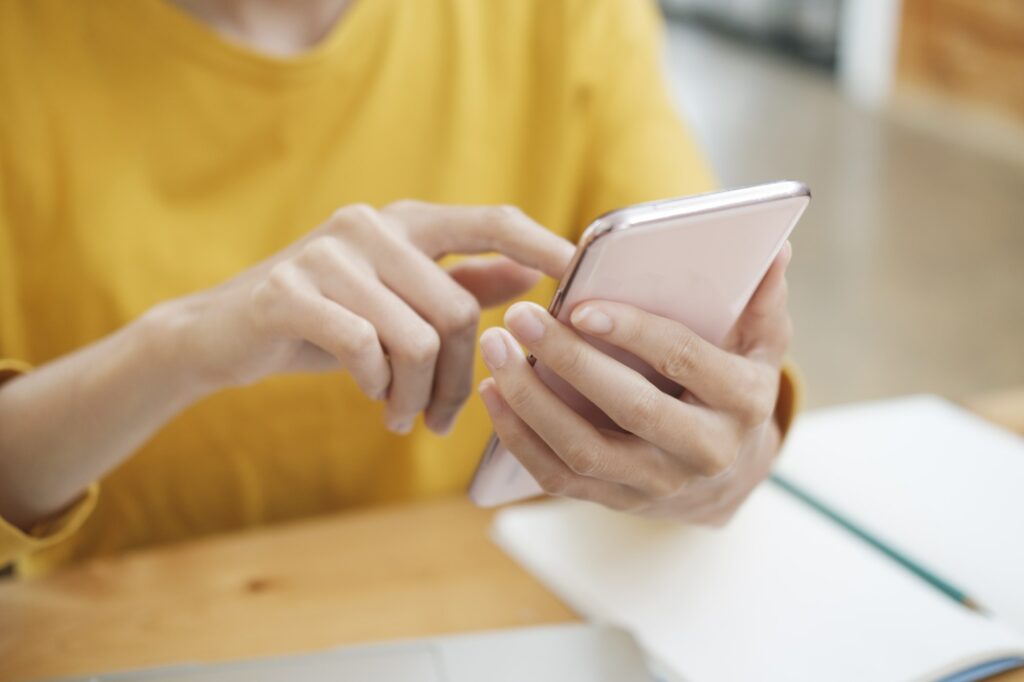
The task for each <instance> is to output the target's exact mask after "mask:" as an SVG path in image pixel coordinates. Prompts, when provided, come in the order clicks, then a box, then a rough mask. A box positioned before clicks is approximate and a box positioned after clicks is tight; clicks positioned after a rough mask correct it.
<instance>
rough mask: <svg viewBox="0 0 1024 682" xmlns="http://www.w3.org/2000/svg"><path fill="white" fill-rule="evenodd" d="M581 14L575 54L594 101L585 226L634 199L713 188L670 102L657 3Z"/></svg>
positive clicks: (627, 1) (610, 1) (598, 7)
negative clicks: (577, 49)
mask: <svg viewBox="0 0 1024 682" xmlns="http://www.w3.org/2000/svg"><path fill="white" fill-rule="evenodd" d="M582 20H583V23H584V26H583V27H582V39H581V41H580V44H581V45H582V47H581V48H580V54H578V55H577V56H576V58H577V63H578V64H580V67H579V68H580V70H581V72H582V74H583V75H582V78H581V80H582V83H583V88H584V92H585V93H586V94H587V95H588V96H589V100H590V107H589V110H588V121H587V123H588V130H587V142H586V151H585V165H584V181H583V199H582V201H581V204H580V216H579V218H580V222H581V227H585V226H586V224H587V223H589V222H590V221H591V220H592V219H593V218H595V217H597V216H598V215H600V214H602V213H605V212H607V211H610V210H612V209H615V208H621V207H623V206H627V205H629V204H635V203H639V202H642V201H651V200H653V199H663V198H667V197H673V196H683V195H689V194H700V193H702V192H709V191H711V190H713V189H714V188H715V184H716V183H715V179H714V176H713V174H712V173H711V170H710V168H709V167H708V165H707V163H706V162H705V160H704V156H703V154H702V153H701V151H700V149H699V148H698V146H697V144H696V142H695V141H694V139H693V138H692V136H691V135H690V133H689V131H688V130H687V129H686V127H685V125H684V124H683V121H682V120H681V118H680V117H679V115H678V113H677V112H676V110H675V107H674V105H673V103H672V98H671V95H670V93H669V89H668V83H667V82H666V79H665V74H664V69H663V65H662V50H661V45H662V40H661V38H662V31H663V28H664V27H663V24H662V21H661V16H660V14H659V12H658V9H657V7H656V6H655V4H654V2H652V1H651V0H600V1H593V2H592V1H590V0H588V4H587V5H586V14H585V15H584V16H583V17H582Z"/></svg>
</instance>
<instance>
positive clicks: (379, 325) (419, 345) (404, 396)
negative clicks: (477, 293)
mask: <svg viewBox="0 0 1024 682" xmlns="http://www.w3.org/2000/svg"><path fill="white" fill-rule="evenodd" d="M298 262H299V264H300V266H301V267H302V268H303V269H304V271H306V272H308V273H310V276H311V277H313V281H314V284H315V285H316V286H317V287H318V288H319V289H320V290H321V291H322V292H323V293H324V294H325V295H326V296H328V297H330V298H331V299H333V300H334V301H336V302H337V303H339V304H341V305H343V306H345V307H346V308H348V309H350V310H351V311H352V312H354V313H356V314H357V315H359V316H361V317H363V318H365V319H366V320H368V321H369V322H370V323H371V324H372V325H373V326H374V327H375V328H376V330H377V335H378V336H379V338H380V342H381V344H382V345H383V347H384V350H385V351H386V352H387V355H388V359H389V362H390V365H391V386H390V388H389V390H388V404H387V410H386V417H385V418H386V420H387V425H388V428H389V429H391V430H392V431H395V432H396V433H408V432H409V431H411V430H412V425H413V421H414V419H415V418H416V415H417V414H419V413H420V412H421V411H423V410H424V409H426V407H427V405H428V404H429V403H430V396H431V393H432V390H433V384H434V368H435V365H436V363H437V354H438V351H439V350H440V346H441V341H440V338H439V336H438V334H437V332H436V331H435V330H434V328H433V327H432V326H431V325H430V324H428V323H427V322H426V320H424V319H423V318H422V317H420V316H419V315H418V314H417V313H416V311H415V310H413V309H412V308H411V307H409V305H408V304H407V303H406V302H405V301H403V300H402V299H401V298H400V297H399V296H397V295H396V294H395V293H394V292H393V291H391V290H390V289H388V287H386V286H385V285H384V284H383V283H381V282H380V280H378V279H377V278H376V277H375V275H374V274H373V273H372V272H362V271H358V272H357V271H355V270H354V269H353V268H352V267H351V266H350V265H349V263H348V260H347V257H346V255H345V254H344V253H342V252H341V251H340V243H339V242H338V240H336V239H332V238H329V237H325V238H322V239H318V240H314V241H312V242H310V243H309V245H308V246H307V247H306V248H305V249H304V250H303V252H302V253H301V254H300V255H299V256H298Z"/></svg>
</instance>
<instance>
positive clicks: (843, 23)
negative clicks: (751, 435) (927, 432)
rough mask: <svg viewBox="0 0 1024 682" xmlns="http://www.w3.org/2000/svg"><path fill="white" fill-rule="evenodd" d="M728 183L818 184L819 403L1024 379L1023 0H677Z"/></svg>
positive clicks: (674, 44)
mask: <svg viewBox="0 0 1024 682" xmlns="http://www.w3.org/2000/svg"><path fill="white" fill-rule="evenodd" d="M662 4H663V9H664V10H665V13H666V15H667V17H668V19H669V21H668V27H669V28H668V45H667V52H668V55H667V58H668V65H669V74H670V78H671V81H672V87H673V89H674V92H675V95H676V98H677V102H678V105H679V107H680V109H681V110H682V111H683V113H684V115H685V116H686V117H687V119H688V121H689V124H690V126H691V127H692V129H693V131H694V133H695V134H696V136H697V137H698V138H699V140H700V141H701V143H702V144H703V146H704V149H705V151H706V153H707V155H708V157H709V159H710V161H711V163H712V166H713V167H714V169H715V170H716V172H717V173H718V177H719V179H720V181H721V183H722V185H723V186H726V187H728V186H737V185H744V184H751V183H756V182H761V181H767V180H774V179H782V178H789V179H797V180H803V181H805V182H807V183H808V184H809V185H810V187H811V189H812V193H813V196H814V200H813V201H812V202H811V207H810V209H809V210H808V212H807V214H806V215H805V217H804V219H803V221H802V222H801V223H800V225H799V226H798V227H797V229H796V232H795V233H794V237H793V247H794V261H793V265H792V266H791V267H790V301H791V309H792V312H793V317H794V322H795V325H796V338H795V339H794V345H793V355H794V357H795V358H796V360H797V361H798V363H799V364H800V366H801V368H802V369H803V372H804V374H805V375H806V379H807V388H808V390H807V406H808V407H815V406H820V405H825V404H832V403H837V402H845V401H852V400H863V399H870V398H877V397H883V396H888V395H895V394H901V393H910V392H918V391H928V392H934V393H939V394H942V395H944V396H946V397H949V398H953V399H961V400H963V399H969V398H971V397H972V396H977V395H979V394H982V393H991V392H994V391H996V392H997V391H1000V390H1006V391H1011V390H1016V391H1020V390H1021V387H1022V386H1024V2H1022V1H1021V0H985V1H984V2H978V1H977V0H903V1H902V2H900V1H899V0H663V2H662Z"/></svg>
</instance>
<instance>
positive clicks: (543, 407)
mask: <svg viewBox="0 0 1024 682" xmlns="http://www.w3.org/2000/svg"><path fill="white" fill-rule="evenodd" d="M480 348H481V350H482V352H483V356H484V361H485V362H486V363H487V366H488V367H489V368H490V370H491V372H492V374H493V376H494V379H495V381H496V384H497V387H498V390H499V391H500V392H501V394H502V396H503V398H504V399H505V402H506V403H507V404H508V405H509V406H510V407H511V408H512V410H513V411H514V412H515V413H516V416H518V417H519V419H521V420H522V421H523V422H524V423H525V424H526V425H527V426H528V427H529V428H530V429H531V430H532V431H533V432H535V433H536V434H537V435H538V436H540V438H541V439H542V440H543V441H544V442H545V443H546V444H547V445H548V447H549V448H551V450H552V451H553V452H554V453H555V454H556V455H557V456H558V457H559V459H561V460H562V461H563V462H564V463H565V464H566V466H568V467H569V469H571V470H572V471H573V472H575V473H577V474H579V475H580V476H586V477H588V478H596V479H601V480H606V481H611V482H613V483H621V484H624V485H628V486H630V487H631V488H634V489H636V490H639V491H640V492H643V493H645V494H646V495H648V496H651V497H665V496H668V495H670V494H672V493H674V492H676V491H678V490H679V489H680V488H681V487H682V486H683V485H684V484H685V483H686V481H687V480H688V479H689V478H690V477H691V474H690V472H688V471H687V470H686V469H685V468H683V467H682V466H681V465H680V463H679V461H678V460H677V459H676V458H674V457H672V456H670V455H668V454H667V453H665V452H662V451H661V450H659V449H658V448H656V447H654V446H652V445H651V444H650V443H647V442H645V441H642V440H640V439H638V438H636V437H635V436H626V435H625V434H619V435H618V436H617V437H616V436H612V435H611V434H607V433H602V432H601V431H598V429H597V428H596V427H595V426H594V425H593V424H591V423H590V422H589V421H587V420H586V419H584V418H583V417H581V416H580V415H579V414H577V413H576V411H575V410H573V409H572V408H571V407H569V406H568V405H566V404H565V402H563V401H562V399H561V398H559V397H558V396H557V395H556V394H555V393H554V392H553V391H552V390H551V389H550V388H548V387H547V385H545V384H544V382H543V381H541V379H540V377H539V376H537V373H536V372H535V371H534V370H533V367H531V366H530V363H529V362H527V361H526V358H525V357H523V354H522V352H521V351H520V350H519V346H518V344H516V343H515V341H514V340H513V339H512V337H511V336H509V334H508V332H506V331H505V330H503V329H498V328H494V329H488V330H487V331H486V332H484V333H483V335H482V336H481V338H480Z"/></svg>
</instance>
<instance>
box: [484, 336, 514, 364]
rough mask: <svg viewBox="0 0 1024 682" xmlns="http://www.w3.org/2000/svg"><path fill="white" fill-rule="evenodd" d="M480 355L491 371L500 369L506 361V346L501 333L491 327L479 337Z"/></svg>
mask: <svg viewBox="0 0 1024 682" xmlns="http://www.w3.org/2000/svg"><path fill="white" fill-rule="evenodd" d="M480 354H481V355H483V356H484V362H486V363H487V366H488V367H490V368H491V369H501V368H502V367H503V366H504V365H505V361H506V360H508V346H506V345H505V339H503V338H501V331H500V330H498V329H495V328H494V327H491V328H490V329H488V330H487V331H485V332H484V333H483V334H481V335H480Z"/></svg>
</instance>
